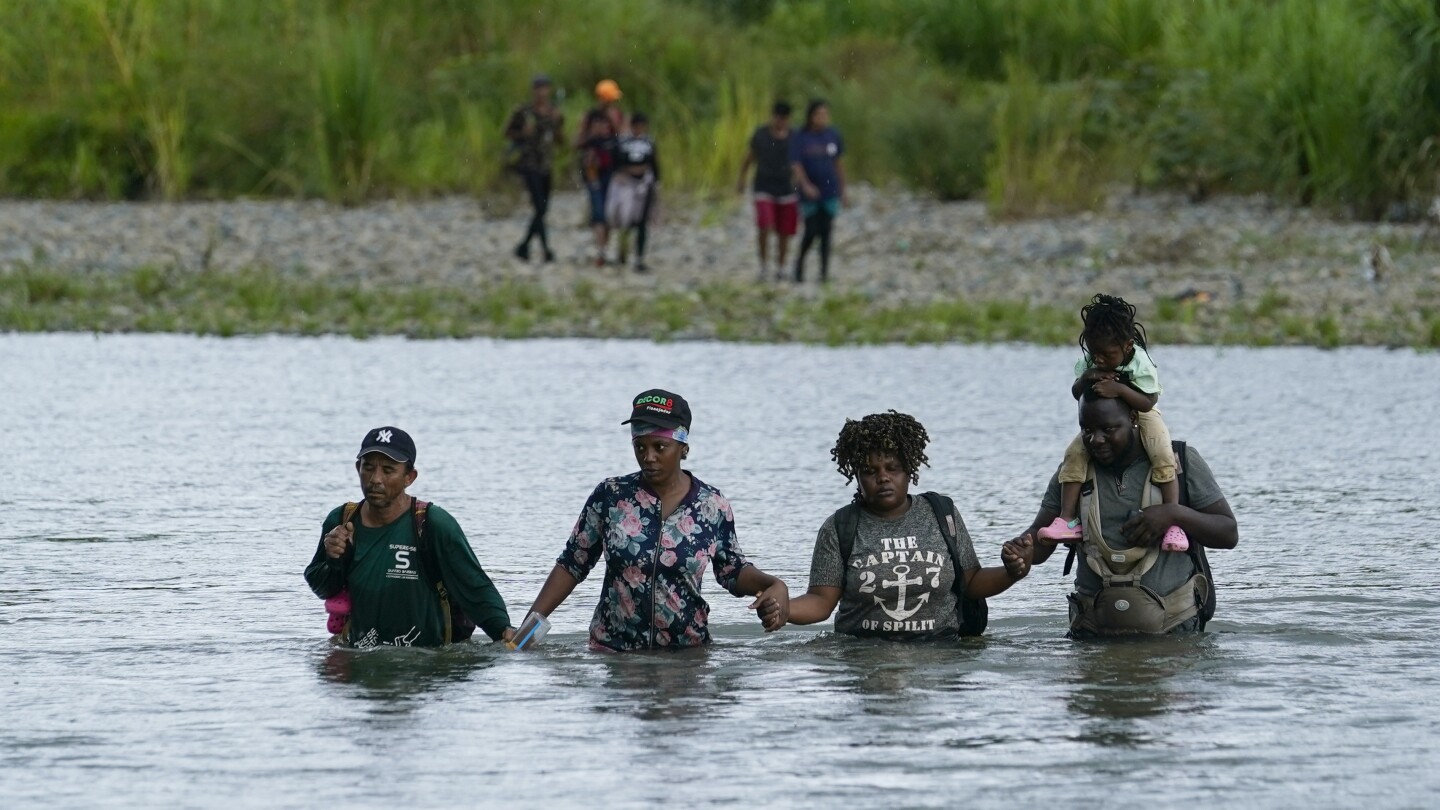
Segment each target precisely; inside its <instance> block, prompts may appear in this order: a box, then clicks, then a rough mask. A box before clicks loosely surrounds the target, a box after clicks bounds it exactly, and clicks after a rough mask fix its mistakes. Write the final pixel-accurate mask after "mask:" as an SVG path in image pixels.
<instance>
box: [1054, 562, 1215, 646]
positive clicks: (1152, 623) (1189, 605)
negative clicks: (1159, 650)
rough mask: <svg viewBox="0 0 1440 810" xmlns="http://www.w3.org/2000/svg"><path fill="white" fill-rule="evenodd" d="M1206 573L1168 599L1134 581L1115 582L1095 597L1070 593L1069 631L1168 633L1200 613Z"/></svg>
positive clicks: (1179, 588) (1192, 580)
mask: <svg viewBox="0 0 1440 810" xmlns="http://www.w3.org/2000/svg"><path fill="white" fill-rule="evenodd" d="M1208 586H1209V582H1208V581H1207V580H1206V579H1205V575H1204V574H1196V575H1195V576H1193V577H1190V579H1189V580H1187V581H1186V582H1185V584H1183V585H1181V586H1180V587H1178V588H1176V589H1175V590H1174V591H1171V592H1170V593H1169V594H1166V595H1165V596H1161V595H1160V594H1158V593H1156V592H1155V590H1154V589H1152V588H1150V587H1148V586H1146V585H1142V584H1140V583H1138V582H1135V581H1125V582H1123V583H1120V582H1113V583H1112V584H1110V585H1108V586H1104V587H1102V588H1101V589H1100V590H1099V591H1098V592H1097V593H1095V594H1094V595H1089V594H1083V593H1072V594H1070V597H1069V598H1070V629H1071V630H1072V631H1075V630H1079V631H1082V632H1088V633H1094V634H1096V635H1101V636H1117V635H1129V634H1141V633H1143V634H1160V633H1168V632H1170V631H1171V630H1173V629H1175V628H1176V627H1178V626H1179V625H1180V624H1182V623H1184V622H1186V621H1188V620H1189V619H1191V618H1192V617H1194V616H1195V614H1196V613H1198V612H1199V610H1200V605H1201V604H1203V603H1204V601H1205V595H1206V593H1208V590H1207V589H1208Z"/></svg>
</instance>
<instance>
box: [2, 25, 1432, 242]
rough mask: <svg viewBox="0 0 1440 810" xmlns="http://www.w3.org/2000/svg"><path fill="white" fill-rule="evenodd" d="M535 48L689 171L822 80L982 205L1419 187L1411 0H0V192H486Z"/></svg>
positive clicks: (899, 159)
mask: <svg viewBox="0 0 1440 810" xmlns="http://www.w3.org/2000/svg"><path fill="white" fill-rule="evenodd" d="M538 70H544V71H547V72H549V73H551V74H552V75H553V76H554V77H555V78H556V79H557V81H558V82H559V84H560V86H561V87H563V88H564V89H566V90H567V91H568V98H567V100H566V102H565V107H566V109H567V111H568V113H569V117H570V120H571V122H572V124H573V123H574V122H575V120H576V118H577V117H578V115H579V114H580V112H581V111H582V110H583V109H584V107H585V105H586V101H587V99H588V88H589V87H591V86H592V85H593V83H594V82H595V80H597V79H598V78H601V77H605V76H610V77H614V78H616V79H618V80H619V81H620V83H621V84H622V86H624V87H625V88H626V92H627V103H628V104H629V106H630V107H631V108H632V109H636V108H644V109H645V110H646V111H648V112H650V113H651V114H652V118H653V119H654V120H655V121H656V129H657V133H658V135H659V137H660V139H661V141H662V143H663V145H664V149H665V155H666V158H667V163H668V164H669V165H668V167H667V168H668V170H669V172H670V174H669V177H668V178H667V182H669V183H670V184H671V185H673V186H675V187H679V188H685V189H689V190H696V191H705V190H713V189H719V188H724V187H726V186H728V185H729V184H730V183H731V182H733V180H732V177H733V175H734V172H735V170H736V168H737V167H738V161H739V159H740V156H741V154H742V151H743V147H744V141H745V138H746V136H747V134H748V132H749V130H750V128H751V127H752V126H753V125H754V123H755V122H756V121H758V120H760V119H762V118H763V116H764V112H765V109H766V107H767V105H768V103H769V100H770V99H771V98H772V97H774V96H775V95H777V94H783V95H786V96H788V97H790V98H791V99H793V100H795V101H797V102H800V103H803V101H804V99H805V98H807V97H808V96H811V95H815V94H823V95H826V96H828V97H829V98H831V100H832V101H833V104H834V108H835V114H836V120H837V122H838V123H839V124H840V125H841V126H842V127H843V128H844V131H845V132H846V135H847V138H848V141H849V144H850V146H851V153H850V154H851V168H852V171H853V172H854V173H855V174H856V175H857V176H860V177H862V178H866V179H869V180H872V181H875V182H880V183H883V182H889V181H898V182H902V183H906V184H909V185H912V186H917V187H922V188H926V189H930V190H933V191H935V192H936V193H938V194H940V195H942V196H947V197H980V196H984V197H986V198H987V199H988V200H989V201H990V202H991V204H992V206H993V208H994V210H995V211H996V212H997V213H1000V214H1005V215H1026V214H1029V213H1034V212H1037V211H1044V210H1049V209H1062V210H1063V209H1071V208H1076V207H1084V206H1086V205H1089V204H1091V203H1092V202H1093V201H1094V199H1095V192H1094V189H1095V188H1096V186H1097V184H1100V183H1104V182H1114V181H1118V182H1125V183H1133V184H1137V185H1141V186H1186V187H1191V188H1193V189H1195V190H1197V191H1198V190H1202V189H1203V190H1211V189H1214V190H1234V191H1256V190H1259V191H1267V192H1272V193H1275V194H1277V195H1280V196H1282V197H1285V198H1288V199H1292V200H1296V201H1313V202H1316V203H1320V204H1325V205H1327V206H1332V207H1334V208H1336V209H1337V210H1342V211H1345V212H1349V213H1354V214H1357V215H1361V216H1375V215H1381V214H1384V213H1386V212H1387V211H1389V210H1391V208H1392V206H1393V204H1395V203H1404V202H1415V201H1422V200H1424V198H1425V197H1426V196H1427V195H1428V194H1430V193H1432V192H1433V191H1434V188H1433V177H1434V171H1435V168H1436V152H1437V150H1435V149H1434V148H1433V137H1434V133H1436V132H1440V12H1437V9H1436V6H1435V4H1434V3H1432V2H1428V0H1331V1H1330V2H1326V3H1319V4H1317V3H1314V2H1311V0H1193V2H1184V3H1178V2H1168V1H1167V0H904V2H900V0H847V1H846V2H843V3H842V2H829V1H828V0H605V2H598V3H597V2H593V0H492V1H491V2H474V1H470V0H467V1H463V2H462V0H414V1H413V2H405V3H395V2H390V1H389V0H319V1H317V2H310V0H272V1H271V2H264V3H250V2H241V1H240V0H55V1H54V2H13V3H4V4H0V194H7V195H20V196H50V197H85V198H105V199H119V198H181V197H212V196H225V197H228V196H235V195H283V196H295V195H304V196H323V197H328V198H331V199H339V200H356V199H364V198H371V197H376V196H386V195H410V194H431V193H452V192H470V193H485V192H488V191H491V190H493V189H495V188H496V187H497V186H499V185H500V184H502V183H504V182H505V178H504V177H503V175H502V174H501V173H500V168H499V167H500V156H501V153H502V145H501V144H500V143H499V138H498V132H499V129H500V124H501V121H502V119H503V117H504V115H505V113H506V111H507V110H508V109H509V108H510V107H511V105H512V104H514V103H515V102H516V100H517V99H518V98H519V97H522V96H523V94H524V92H525V87H526V82H527V78H528V76H529V75H530V74H531V73H532V72H534V71H538ZM567 160H568V156H567ZM562 173H563V174H564V175H565V176H567V177H568V171H567V170H566V167H562Z"/></svg>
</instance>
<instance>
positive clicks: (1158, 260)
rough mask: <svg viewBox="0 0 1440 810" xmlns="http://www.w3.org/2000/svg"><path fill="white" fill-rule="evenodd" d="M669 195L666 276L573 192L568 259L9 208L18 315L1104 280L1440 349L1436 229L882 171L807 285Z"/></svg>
mask: <svg viewBox="0 0 1440 810" xmlns="http://www.w3.org/2000/svg"><path fill="white" fill-rule="evenodd" d="M666 202H667V204H666V205H664V206H663V211H662V215H661V219H660V222H659V224H658V225H657V227H656V228H655V230H654V234H653V236H652V239H651V243H652V250H651V255H650V257H649V264H650V266H651V268H652V271H651V272H650V273H648V274H644V275H640V274H636V273H634V272H633V271H631V270H629V269H626V268H621V267H616V266H610V267H604V268H596V267H594V266H593V265H592V264H591V262H590V259H591V258H592V256H593V254H592V252H591V249H590V243H589V233H588V230H586V229H585V228H584V227H583V226H582V225H581V221H582V214H583V204H582V201H581V199H580V197H579V196H578V195H576V194H573V193H563V194H560V195H558V196H557V199H556V201H555V204H554V207H553V213H552V223H553V224H552V230H553V231H554V241H555V246H556V250H557V252H558V254H559V260H558V261H556V262H555V263H553V264H541V263H539V262H531V263H522V262H520V261H519V260H518V259H515V258H514V257H513V256H512V255H511V254H510V250H511V248H513V245H514V242H515V240H516V239H517V238H518V236H519V235H520V234H521V233H522V232H523V231H524V222H525V211H524V209H523V207H520V206H517V205H516V204H514V202H513V200H506V199H490V200H484V201H476V200H474V199H471V198H459V197H457V198H448V199H441V200H434V201H421V202H385V203H378V204H374V205H367V206H360V207H338V206H332V205H329V204H326V203H321V202H293V201H292V202H216V203H176V204H169V203H166V204H124V203H121V204H111V203H56V202H29V201H10V202H0V330H17V331H66V330H80V331H105V332H109V331H121V332H124V331H148V332H194V333H203V334H219V335H233V334H249V333H269V332H276V333H285V334H326V333H343V334H352V335H356V336H367V335H379V334H403V335H411V336H417V337H446V336H455V337H460V336H471V335H494V336H504V337H536V336H556V337H559V336H567V337H570V336H574V337H646V338H658V339H720V340H741V341H778V342H783V341H801V342H819V343H834V344H840V343H877V342H943V341H953V340H959V341H999V340H1020V341H1031V342H1037V343H1068V342H1071V341H1073V340H1074V338H1075V335H1074V333H1075V331H1076V328H1077V323H1078V314H1077V313H1078V309H1079V307H1080V305H1081V304H1082V303H1083V302H1084V301H1085V300H1086V299H1088V297H1089V296H1090V295H1091V294H1093V293H1094V292H1097V291H1106V292H1112V293H1118V294H1120V295H1123V296H1125V297H1126V298H1127V299H1129V300H1131V301H1133V302H1134V303H1136V304H1137V305H1138V306H1139V307H1140V312H1141V318H1142V320H1143V321H1144V322H1145V323H1146V324H1147V326H1149V328H1150V334H1151V336H1152V338H1153V339H1154V340H1155V341H1156V342H1160V343H1216V344H1250V345H1277V344H1306V345H1319V346H1338V345H1344V344H1365V345H1394V346H1416V347H1434V346H1440V230H1437V229H1435V228H1433V226H1427V225H1424V224H1366V223H1356V222H1348V221H1347V222H1339V221H1333V220H1330V219H1326V218H1324V217H1322V216H1319V215H1316V214H1314V213H1312V212H1310V211H1307V210H1299V209H1292V208H1285V207H1278V206H1274V205H1272V204H1270V203H1269V202H1267V201H1266V200H1264V199H1259V198H1225V199H1218V200H1215V201H1212V202H1209V203H1205V204H1201V205H1194V204H1191V203H1189V202H1187V201H1185V200H1184V199H1183V198H1179V197H1169V196H1140V197H1135V196H1129V195H1121V196H1116V197H1113V198H1112V199H1111V200H1110V201H1109V202H1108V203H1107V204H1106V205H1104V206H1103V207H1102V209H1101V210H1099V211H1096V212H1091V213H1084V214H1079V215H1073V216H1066V217H1058V218H1048V219H1029V220H1021V221H1004V220H996V219H994V218H992V217H991V216H990V215H989V214H988V213H987V210H986V208H985V206H984V205H983V204H980V203H939V202H936V201H933V200H931V199H928V198H924V197H920V196H916V195H912V194H907V193H901V192H892V191H879V190H875V189H870V188H865V187H860V188H857V189H855V194H854V200H853V201H852V202H853V205H852V207H851V208H850V209H849V210H847V211H846V212H845V213H844V214H843V215H842V218H841V219H840V221H839V222H838V223H837V227H836V238H837V244H836V256H835V259H834V263H833V267H832V280H831V282H830V283H829V284H828V285H826V286H825V287H823V288H822V287H820V286H819V285H817V284H816V282H815V281H814V276H815V267H814V262H815V259H814V258H813V257H812V259H811V267H810V274H809V275H810V280H809V281H808V283H807V284H806V285H794V284H792V283H789V282H782V283H776V282H774V281H766V282H759V281H757V279H756V274H757V262H756V259H755V254H754V232H753V228H752V227H751V224H750V215H749V211H748V206H746V205H744V204H742V203H741V202H740V201H739V200H738V199H737V200H734V201H726V202H724V203H714V202H710V203H703V202H698V201H687V202H684V203H680V202H673V201H670V200H667V201H666ZM536 252H537V253H538V250H537V251H536ZM612 252H613V251H612Z"/></svg>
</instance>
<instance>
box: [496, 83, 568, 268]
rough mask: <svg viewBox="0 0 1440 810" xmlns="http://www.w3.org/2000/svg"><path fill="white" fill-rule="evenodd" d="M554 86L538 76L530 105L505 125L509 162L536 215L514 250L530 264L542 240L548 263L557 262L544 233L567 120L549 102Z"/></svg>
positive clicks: (548, 236)
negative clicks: (532, 250)
mask: <svg viewBox="0 0 1440 810" xmlns="http://www.w3.org/2000/svg"><path fill="white" fill-rule="evenodd" d="M553 89H554V88H553V86H552V84H551V81H550V77H549V76H546V75H544V74H540V75H538V76H536V77H535V78H534V79H533V80H531V82H530V93H531V96H530V103H528V104H524V105H521V106H520V107H517V108H516V109H515V111H514V112H513V113H511V114H510V120H509V122H508V123H506V125H505V138H506V139H507V140H508V141H510V151H509V153H508V161H509V164H510V167H511V168H512V169H514V170H515V173H516V174H518V175H520V179H521V180H522V181H523V182H524V183H525V193H526V194H528V195H529V196H530V205H531V207H532V208H533V209H534V214H533V215H532V216H531V217H530V227H529V228H528V229H527V230H526V231H525V238H524V239H523V240H521V242H520V244H519V245H517V246H516V247H515V255H516V257H518V258H519V259H520V260H521V261H529V260H530V241H531V240H532V239H534V238H535V237H537V236H538V237H540V247H541V249H542V250H544V251H545V261H547V262H553V261H555V252H554V251H552V250H551V249H550V235H549V233H548V232H547V231H546V230H545V214H546V212H547V211H549V210H550V189H551V174H550V172H551V167H552V165H553V164H554V159H555V147H556V146H558V145H560V144H561V143H562V142H563V141H564V138H565V134H564V131H565V117H564V115H562V114H561V112H560V110H558V109H556V107H555V106H554V104H552V103H551V101H550V96H551V92H552V91H553Z"/></svg>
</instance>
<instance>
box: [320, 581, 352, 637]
mask: <svg viewBox="0 0 1440 810" xmlns="http://www.w3.org/2000/svg"><path fill="white" fill-rule="evenodd" d="M325 612H327V613H329V614H330V617H329V618H328V619H326V620H325V629H326V630H329V631H330V632H331V633H332V634H334V633H340V632H342V631H344V630H345V622H348V621H350V592H349V591H341V592H340V593H337V594H335V595H334V596H332V597H330V598H329V599H326V600H325Z"/></svg>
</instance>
